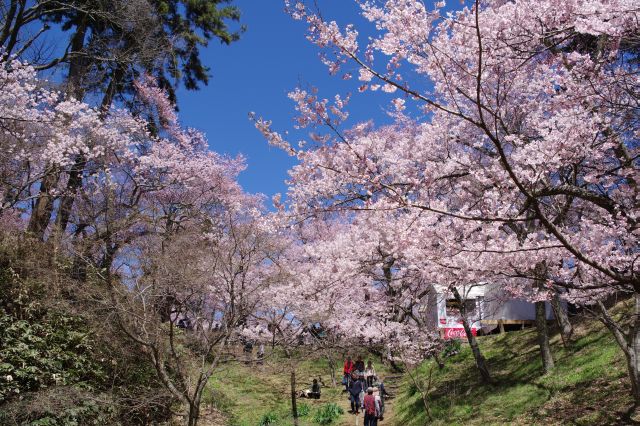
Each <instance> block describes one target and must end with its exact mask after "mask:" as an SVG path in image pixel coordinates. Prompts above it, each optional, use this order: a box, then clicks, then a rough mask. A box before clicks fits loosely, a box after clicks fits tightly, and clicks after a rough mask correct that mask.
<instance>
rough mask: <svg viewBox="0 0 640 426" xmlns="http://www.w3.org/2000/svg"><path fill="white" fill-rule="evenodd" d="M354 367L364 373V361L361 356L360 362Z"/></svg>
mask: <svg viewBox="0 0 640 426" xmlns="http://www.w3.org/2000/svg"><path fill="white" fill-rule="evenodd" d="M354 367H355V369H356V370H358V371H360V372H364V361H363V360H362V357H361V356H359V357H358V360H357V361H356V364H355V366H354Z"/></svg>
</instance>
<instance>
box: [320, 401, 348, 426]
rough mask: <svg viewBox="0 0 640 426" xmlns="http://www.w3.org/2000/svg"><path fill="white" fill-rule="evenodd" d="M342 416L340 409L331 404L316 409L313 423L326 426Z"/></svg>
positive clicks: (336, 405) (342, 411)
mask: <svg viewBox="0 0 640 426" xmlns="http://www.w3.org/2000/svg"><path fill="white" fill-rule="evenodd" d="M342 414H344V410H343V409H342V407H340V406H338V404H336V403H334V402H331V403H329V404H325V405H323V406H321V407H320V408H318V410H317V411H316V414H315V415H314V416H313V421H314V422H316V423H318V424H321V425H328V424H331V423H333V422H334V421H335V420H337V419H338V418H339V417H340V416H341V415H342Z"/></svg>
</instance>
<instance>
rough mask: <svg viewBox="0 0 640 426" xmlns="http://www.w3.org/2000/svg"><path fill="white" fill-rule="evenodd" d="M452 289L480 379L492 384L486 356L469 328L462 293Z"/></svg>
mask: <svg viewBox="0 0 640 426" xmlns="http://www.w3.org/2000/svg"><path fill="white" fill-rule="evenodd" d="M451 289H452V291H453V296H454V297H455V298H456V300H457V301H458V303H459V304H460V313H461V314H462V315H461V317H462V326H463V327H464V333H465V334H466V335H467V341H468V342H469V346H470V347H471V353H473V358H474V359H475V361H476V366H477V367H478V371H479V372H480V377H482V381H483V382H484V383H491V382H492V379H491V374H490V373H489V366H487V360H486V359H485V358H484V356H482V353H481V352H480V346H478V341H477V340H476V336H474V335H473V332H472V331H471V327H470V326H469V321H468V320H467V315H466V314H467V313H466V312H465V308H464V301H463V300H462V296H460V292H459V291H458V289H457V288H455V287H451Z"/></svg>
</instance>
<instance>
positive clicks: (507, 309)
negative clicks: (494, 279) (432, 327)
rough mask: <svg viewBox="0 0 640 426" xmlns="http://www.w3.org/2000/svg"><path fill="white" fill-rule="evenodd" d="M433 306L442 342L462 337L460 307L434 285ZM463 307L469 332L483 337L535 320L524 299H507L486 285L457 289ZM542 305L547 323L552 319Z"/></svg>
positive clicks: (533, 310) (531, 322)
mask: <svg viewBox="0 0 640 426" xmlns="http://www.w3.org/2000/svg"><path fill="white" fill-rule="evenodd" d="M434 290H435V295H436V297H435V298H430V301H431V302H430V303H434V302H435V304H436V309H435V320H436V324H437V327H438V329H439V330H440V334H441V336H442V337H443V338H444V339H464V338H466V335H465V332H464V328H463V326H462V319H461V316H460V305H459V303H458V301H457V300H456V299H455V298H454V297H453V295H452V294H451V292H450V291H449V290H448V289H447V287H446V286H440V285H434ZM458 292H459V293H460V296H461V297H462V299H463V303H464V304H465V311H466V312H467V318H468V319H469V325H470V326H471V331H472V333H473V334H474V335H475V334H478V333H480V334H486V333H489V332H491V331H492V330H494V329H495V328H496V327H499V326H500V327H501V328H503V327H504V326H509V327H513V326H520V327H525V326H530V325H533V324H534V322H535V318H536V313H535V305H534V303H532V302H529V301H527V300H524V299H518V298H513V297H511V296H508V295H507V294H506V293H505V292H504V290H503V289H502V288H500V287H499V286H497V285H491V284H487V283H481V284H473V285H468V286H461V287H458ZM545 305H546V317H547V320H550V319H553V318H554V316H553V310H552V309H551V306H550V304H549V303H545Z"/></svg>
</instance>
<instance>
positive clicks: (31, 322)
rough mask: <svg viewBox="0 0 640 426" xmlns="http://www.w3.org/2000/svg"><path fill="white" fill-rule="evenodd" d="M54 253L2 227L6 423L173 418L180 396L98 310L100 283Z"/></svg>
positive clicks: (0, 373)
mask: <svg viewBox="0 0 640 426" xmlns="http://www.w3.org/2000/svg"><path fill="white" fill-rule="evenodd" d="M47 253H48V252H47V247H46V245H45V244H43V243H41V242H37V241H33V240H29V239H28V238H23V237H19V236H7V235H3V234H1V233H0V425H5V424H20V425H65V426H66V425H106V424H126V425H138V424H149V423H150V422H154V421H155V422H159V421H166V420H167V419H168V418H169V416H170V411H169V407H170V406H171V404H172V402H173V400H172V398H171V397H170V396H168V395H167V393H166V391H164V389H163V388H162V387H161V385H160V384H159V383H158V380H157V377H156V374H155V372H154V371H153V369H152V367H151V366H150V365H149V363H148V362H147V361H146V359H145V356H144V354H142V353H141V351H140V348H139V347H138V346H137V345H135V344H132V343H131V342H130V341H129V340H128V339H127V338H126V337H125V336H124V335H122V333H121V332H120V331H119V330H118V329H117V328H115V327H114V326H113V324H111V323H110V322H109V321H105V319H106V318H105V317H104V316H103V315H102V312H101V311H99V310H97V309H96V307H97V306H100V305H99V304H97V303H96V301H99V300H101V297H103V296H102V294H101V290H100V287H99V283H96V282H94V281H91V280H90V279H89V280H88V281H87V282H83V283H78V282H76V281H74V280H72V279H71V278H70V277H69V269H68V266H69V265H70V264H71V262H70V260H69V259H65V258H57V259H52V258H51V257H50V256H49V255H48V254H47ZM80 313H82V315H81V314H80ZM132 396H133V397H132Z"/></svg>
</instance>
